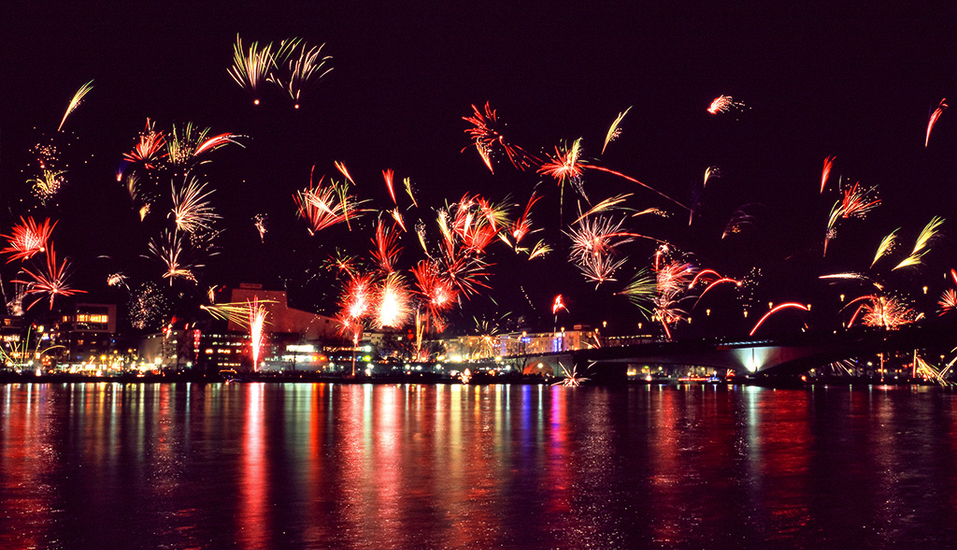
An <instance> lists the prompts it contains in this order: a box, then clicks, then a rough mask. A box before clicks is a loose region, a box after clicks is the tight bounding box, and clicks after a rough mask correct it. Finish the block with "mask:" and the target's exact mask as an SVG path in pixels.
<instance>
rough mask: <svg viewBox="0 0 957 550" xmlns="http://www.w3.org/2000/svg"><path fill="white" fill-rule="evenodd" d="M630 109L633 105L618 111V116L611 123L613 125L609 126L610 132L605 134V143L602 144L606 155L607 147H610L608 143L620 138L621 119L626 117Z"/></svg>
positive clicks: (602, 149) (602, 152)
mask: <svg viewBox="0 0 957 550" xmlns="http://www.w3.org/2000/svg"><path fill="white" fill-rule="evenodd" d="M630 110H631V107H628V108H627V109H625V110H624V111H623V112H621V113H618V117H617V118H616V119H615V121H614V122H612V123H611V126H610V127H609V128H608V133H607V134H605V143H603V144H602V146H601V154H603V155H604V154H605V148H606V147H608V144H609V143H611V142H612V141H615V140H616V139H617V138H618V136H620V135H621V127H620V124H621V121H622V119H624V118H625V115H627V114H628V111H630Z"/></svg>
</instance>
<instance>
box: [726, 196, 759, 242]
mask: <svg viewBox="0 0 957 550" xmlns="http://www.w3.org/2000/svg"><path fill="white" fill-rule="evenodd" d="M751 206H753V205H752V204H745V205H742V206H741V207H740V208H738V209H737V210H735V211H734V213H733V214H732V215H731V219H730V220H728V224H727V225H726V226H725V227H724V231H723V232H722V233H721V238H722V239H723V238H725V237H727V236H728V235H732V234H736V233H741V232H742V231H744V228H745V227H750V226H751V225H753V224H754V219H755V218H754V216H753V215H751V214H748V213H747V211H746V210H745V209H746V208H749V207H751Z"/></svg>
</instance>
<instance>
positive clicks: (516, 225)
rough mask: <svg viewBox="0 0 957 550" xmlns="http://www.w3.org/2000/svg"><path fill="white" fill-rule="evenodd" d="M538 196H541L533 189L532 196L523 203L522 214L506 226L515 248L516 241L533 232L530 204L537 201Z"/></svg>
mask: <svg viewBox="0 0 957 550" xmlns="http://www.w3.org/2000/svg"><path fill="white" fill-rule="evenodd" d="M540 198H541V197H540V196H537V195H536V194H535V192H534V191H533V192H532V196H531V197H529V198H528V203H526V204H525V210H524V211H523V212H522V215H521V216H520V217H519V218H518V219H517V220H515V221H514V222H513V223H512V224H511V225H509V227H508V233H509V235H511V237H512V241H513V244H514V246H515V248H516V250H517V249H518V243H519V242H521V240H522V239H523V238H525V236H526V235H528V234H529V233H534V231H533V230H532V220H531V218H530V217H529V216H530V214H531V210H532V206H533V205H534V204H535V203H536V202H538V200H539V199H540Z"/></svg>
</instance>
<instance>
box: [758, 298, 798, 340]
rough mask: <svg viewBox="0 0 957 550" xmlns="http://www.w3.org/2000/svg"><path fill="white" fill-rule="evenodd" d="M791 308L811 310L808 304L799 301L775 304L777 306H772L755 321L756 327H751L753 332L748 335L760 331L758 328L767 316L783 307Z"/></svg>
mask: <svg viewBox="0 0 957 550" xmlns="http://www.w3.org/2000/svg"><path fill="white" fill-rule="evenodd" d="M789 308H796V309H800V310H803V311H809V310H808V308H807V306H804V305H801V304H797V303H794V302H788V303H786V304H781V305H779V306H775V307H773V308H771V311H769V312H767V313H765V314H764V315H763V316H762V317H761V319H759V320H758V322H757V323H755V325H754V328H753V329H751V332H750V333H749V334H748V336H754V333H755V332H757V331H758V328H759V327H760V326H761V324H762V323H764V320H765V319H767V318H768V317H770V316H771V315H773V314H775V313H777V312H779V311H781V310H782V309H789Z"/></svg>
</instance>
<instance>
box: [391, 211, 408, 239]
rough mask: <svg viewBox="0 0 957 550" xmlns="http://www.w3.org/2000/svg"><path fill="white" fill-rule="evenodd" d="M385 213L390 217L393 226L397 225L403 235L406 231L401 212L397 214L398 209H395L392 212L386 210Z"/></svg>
mask: <svg viewBox="0 0 957 550" xmlns="http://www.w3.org/2000/svg"><path fill="white" fill-rule="evenodd" d="M387 212H388V213H389V215H390V216H392V219H393V220H395V225H398V226H399V227H400V228H401V229H402V232H403V233H405V232H406V231H408V230H407V229H406V228H405V219H404V218H403V217H402V212H399V207H395V208H393V209H392V210H388V211H387Z"/></svg>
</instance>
